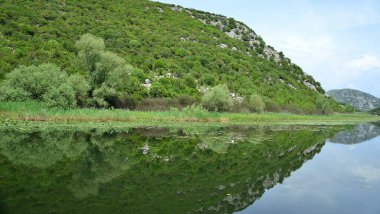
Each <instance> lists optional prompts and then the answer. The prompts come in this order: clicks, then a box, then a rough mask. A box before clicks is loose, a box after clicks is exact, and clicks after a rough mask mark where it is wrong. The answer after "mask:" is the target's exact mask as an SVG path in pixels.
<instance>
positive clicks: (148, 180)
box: [0, 127, 336, 214]
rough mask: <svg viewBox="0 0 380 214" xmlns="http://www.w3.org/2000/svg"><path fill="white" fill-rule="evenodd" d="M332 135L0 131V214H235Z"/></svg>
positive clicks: (316, 131)
mask: <svg viewBox="0 0 380 214" xmlns="http://www.w3.org/2000/svg"><path fill="white" fill-rule="evenodd" d="M335 132H336V130H334V128H332V129H326V128H321V127H315V128H313V127H309V128H300V127H299V128H297V127H292V128H290V129H284V128H283V127H282V128H278V129H276V128H269V127H265V128H252V127H251V128H244V127H241V128H239V129H236V127H231V128H212V127H211V128H202V129H196V128H188V129H166V128H149V129H144V128H134V129H123V130H122V131H115V130H113V129H111V130H99V129H90V130H85V131H78V130H70V129H55V128H47V129H37V130H23V129H18V128H17V129H9V128H5V129H3V128H2V129H0V134H1V136H2V137H1V138H0V163H1V164H0V171H1V176H2V179H0V195H1V207H0V208H1V211H2V213H152V214H154V213H202V210H203V213H233V212H236V211H239V210H242V209H244V208H245V207H247V206H249V205H251V204H252V203H254V202H255V201H256V200H257V199H258V198H260V197H261V196H262V195H263V194H264V192H265V191H266V190H267V189H269V188H272V187H273V186H274V185H276V184H277V183H281V182H282V181H283V180H284V179H285V178H286V177H288V176H289V175H290V174H291V173H292V172H293V171H295V170H297V169H299V168H300V167H301V166H302V165H303V163H305V161H307V160H309V159H311V158H312V157H313V156H314V155H315V154H317V153H318V152H319V151H320V150H321V148H322V147H323V145H324V143H325V139H327V138H331V137H333V135H334V133H335ZM232 141H233V142H232ZM305 151H306V152H305ZM212 207H213V208H212Z"/></svg>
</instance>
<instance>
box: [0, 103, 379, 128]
mask: <svg viewBox="0 0 380 214" xmlns="http://www.w3.org/2000/svg"><path fill="white" fill-rule="evenodd" d="M0 117H3V118H10V119H14V120H20V121H50V122H59V121H73V122H127V123H138V124H146V125H150V124H168V123H171V124H174V123H224V124H242V125H244V124H246V125H249V124H268V125H274V124H334V123H337V124H342V123H359V122H369V121H378V120H380V117H379V116H373V115H369V114H366V113H356V114H332V115H296V114H289V113H262V114H253V113H219V112H208V111H206V110H204V109H203V108H201V107H198V106H189V107H186V108H184V109H182V110H178V109H171V110H169V111H156V112H143V111H129V110H122V109H94V108H82V109H69V110H65V109H61V108H49V107H47V106H46V105H45V104H44V103H40V102H35V101H27V102H0Z"/></svg>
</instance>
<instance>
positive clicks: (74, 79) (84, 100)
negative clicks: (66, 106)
mask: <svg viewBox="0 0 380 214" xmlns="http://www.w3.org/2000/svg"><path fill="white" fill-rule="evenodd" d="M67 82H68V84H69V85H70V86H71V88H72V89H73V91H74V94H75V99H76V103H77V105H78V106H81V107H84V106H87V105H88V92H89V91H90V84H89V83H88V81H87V80H86V79H85V78H84V77H83V76H82V75H80V74H74V75H71V76H70V77H69V78H68V80H67Z"/></svg>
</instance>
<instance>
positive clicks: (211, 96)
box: [202, 85, 232, 112]
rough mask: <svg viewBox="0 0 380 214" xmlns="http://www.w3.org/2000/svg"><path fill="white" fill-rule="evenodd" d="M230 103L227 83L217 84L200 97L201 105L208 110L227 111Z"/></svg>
mask: <svg viewBox="0 0 380 214" xmlns="http://www.w3.org/2000/svg"><path fill="white" fill-rule="evenodd" d="M231 105H232V99H231V98H230V92H229V90H228V87H227V85H217V86H215V87H214V88H211V89H210V91H208V92H206V94H205V95H203V97H202V106H203V107H204V108H206V109H207V110H209V111H219V112H222V111H228V109H229V108H230V106H231Z"/></svg>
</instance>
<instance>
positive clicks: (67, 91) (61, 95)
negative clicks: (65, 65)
mask: <svg viewBox="0 0 380 214" xmlns="http://www.w3.org/2000/svg"><path fill="white" fill-rule="evenodd" d="M43 100H44V101H45V102H46V103H47V105H48V106H50V107H61V108H65V109H68V108H74V107H76V100H75V92H74V90H73V88H71V86H70V85H69V84H62V85H61V86H60V87H58V88H53V89H52V90H50V91H48V92H47V93H46V94H45V95H44V96H43Z"/></svg>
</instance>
